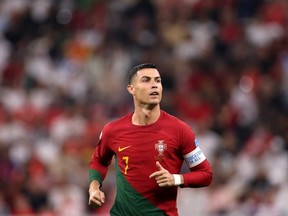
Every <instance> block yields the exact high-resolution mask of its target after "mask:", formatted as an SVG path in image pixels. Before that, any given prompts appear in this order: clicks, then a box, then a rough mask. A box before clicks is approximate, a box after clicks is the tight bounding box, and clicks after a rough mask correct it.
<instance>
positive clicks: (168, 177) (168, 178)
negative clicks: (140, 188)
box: [149, 161, 174, 187]
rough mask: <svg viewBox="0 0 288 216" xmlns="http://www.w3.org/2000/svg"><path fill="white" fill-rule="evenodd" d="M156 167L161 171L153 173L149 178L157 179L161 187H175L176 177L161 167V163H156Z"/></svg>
mask: <svg viewBox="0 0 288 216" xmlns="http://www.w3.org/2000/svg"><path fill="white" fill-rule="evenodd" d="M156 167H157V168H158V170H159V171H156V172H154V173H152V174H151V175H150V176H149V178H155V180H156V182H157V184H158V185H159V187H171V186H174V177H173V175H172V174H170V173H169V171H168V170H166V169H164V167H162V166H161V164H160V163H159V161H157V162H156Z"/></svg>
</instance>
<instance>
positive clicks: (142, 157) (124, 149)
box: [112, 130, 180, 164]
mask: <svg viewBox="0 0 288 216" xmlns="http://www.w3.org/2000/svg"><path fill="white" fill-rule="evenodd" d="M179 146H180V144H179V141H178V138H177V135H176V134H173V133H167V132H164V131H151V130H134V131H131V132H129V131H127V132H123V133H121V134H120V135H119V136H118V137H117V138H116V139H115V140H114V142H113V144H112V148H113V151H114V152H115V155H116V157H117V158H119V159H122V158H123V157H129V158H130V159H131V160H132V159H133V162H134V163H135V164H143V163H144V164H145V163H149V162H153V163H154V162H155V161H157V160H158V161H163V160H165V159H166V160H168V159H173V158H175V157H179V150H180V149H179Z"/></svg>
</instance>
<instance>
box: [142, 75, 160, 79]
mask: <svg viewBox="0 0 288 216" xmlns="http://www.w3.org/2000/svg"><path fill="white" fill-rule="evenodd" d="M140 79H153V77H150V76H142V77H141V78H140ZM154 79H161V77H160V76H156V77H154Z"/></svg>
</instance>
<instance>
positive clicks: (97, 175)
mask: <svg viewBox="0 0 288 216" xmlns="http://www.w3.org/2000/svg"><path fill="white" fill-rule="evenodd" d="M89 180H90V183H91V182H92V181H94V180H97V181H98V182H99V183H100V185H101V186H102V182H103V179H102V175H101V174H100V173H99V172H98V171H96V170H94V169H89Z"/></svg>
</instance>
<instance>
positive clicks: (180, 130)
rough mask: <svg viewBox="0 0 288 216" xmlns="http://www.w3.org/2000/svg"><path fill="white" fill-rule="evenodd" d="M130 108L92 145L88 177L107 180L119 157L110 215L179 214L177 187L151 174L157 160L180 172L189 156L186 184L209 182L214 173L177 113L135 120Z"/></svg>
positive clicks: (175, 171) (177, 172) (204, 183)
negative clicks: (150, 121)
mask: <svg viewBox="0 0 288 216" xmlns="http://www.w3.org/2000/svg"><path fill="white" fill-rule="evenodd" d="M132 114H133V113H130V114H128V115H126V116H124V117H122V118H120V119H118V120H116V121H114V122H111V123H109V124H107V125H105V127H104V128H103V131H102V133H101V135H100V139H99V142H98V144H97V146H96V148H95V150H94V153H93V156H92V159H91V163H90V171H89V176H90V180H91V181H92V180H98V181H99V182H100V184H102V181H103V180H104V178H105V176H106V173H107V169H108V166H109V165H110V163H111V160H112V158H113V156H115V163H116V164H115V165H116V182H117V193H116V198H115V202H114V205H113V207H112V209H111V211H110V213H111V215H115V216H116V215H119V216H120V215H121V216H125V215H127V216H131V215H133V216H137V215H139V216H140V215H145V216H148V215H153V216H158V215H159V216H160V215H169V216H177V215H178V213H177V207H176V197H177V187H176V186H175V187H159V186H158V185H157V183H156V181H155V179H150V178H149V176H150V174H151V173H153V172H155V171H158V170H157V167H156V161H159V162H160V164H161V165H162V166H163V167H164V168H165V169H167V170H168V171H169V172H170V173H171V174H179V173H180V170H181V166H182V164H183V161H184V160H185V161H186V163H187V165H188V166H189V168H190V172H188V173H184V174H182V175H183V177H184V185H182V187H203V186H207V185H209V184H210V182H211V179H212V172H211V168H210V165H209V163H208V161H207V159H206V158H205V156H204V154H203V152H202V151H201V149H200V148H199V146H198V142H197V139H196V138H195V134H194V132H193V131H192V130H191V128H190V127H189V126H188V125H187V124H186V123H184V122H183V121H181V120H179V119H177V118H176V117H174V116H172V115H170V114H168V113H166V112H164V111H161V115H160V117H159V119H158V120H157V122H155V123H153V124H150V125H145V126H138V125H133V124H132Z"/></svg>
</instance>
